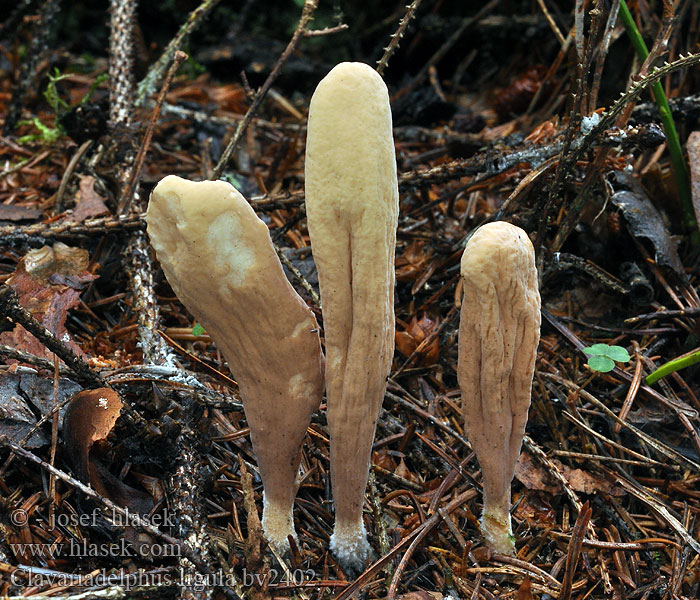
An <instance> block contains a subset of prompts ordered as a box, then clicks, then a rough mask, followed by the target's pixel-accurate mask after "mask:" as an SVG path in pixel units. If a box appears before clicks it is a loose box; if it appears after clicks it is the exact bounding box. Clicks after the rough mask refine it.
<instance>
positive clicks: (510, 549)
mask: <svg viewBox="0 0 700 600" xmlns="http://www.w3.org/2000/svg"><path fill="white" fill-rule="evenodd" d="M508 504H510V503H508ZM508 504H507V505H506V508H505V509H504V507H503V506H501V505H488V504H484V510H483V512H482V514H481V533H482V534H483V536H484V539H485V540H486V545H487V546H488V547H489V548H491V549H492V550H495V551H496V552H500V553H501V554H507V555H509V556H513V555H515V538H514V537H513V530H512V529H511V526H510V512H509V510H508V508H507V506H508Z"/></svg>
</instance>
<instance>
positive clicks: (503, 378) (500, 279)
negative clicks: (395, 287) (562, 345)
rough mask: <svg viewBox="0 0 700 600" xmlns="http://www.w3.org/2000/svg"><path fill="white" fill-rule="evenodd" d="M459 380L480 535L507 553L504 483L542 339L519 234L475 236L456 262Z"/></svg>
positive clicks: (525, 244) (515, 230) (531, 263)
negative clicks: (477, 470)
mask: <svg viewBox="0 0 700 600" xmlns="http://www.w3.org/2000/svg"><path fill="white" fill-rule="evenodd" d="M461 272H462V280H463V286H464V296H463V300H462V307H461V317H460V327H459V364H458V369H457V374H458V378H459V385H460V388H461V392H462V410H463V415H464V421H465V426H466V430H467V435H468V438H469V441H470V443H471V444H472V447H473V449H474V451H475V452H476V455H477V458H478V460H479V464H480V465H481V470H482V474H483V485H484V514H483V519H482V529H483V532H484V535H485V537H486V539H487V542H488V543H489V545H490V546H491V547H493V548H495V549H496V550H498V551H500V552H506V553H510V552H512V549H513V542H512V539H510V537H509V536H510V515H509V512H508V511H509V508H510V483H511V480H512V479H513V473H514V470H515V463H516V461H517V459H518V456H519V454H520V446H521V444H522V438H523V434H524V432H525V424H526V423H527V413H528V408H529V406H530V387H531V384H532V376H533V373H534V368H535V358H536V356H537V345H538V342H539V335H540V294H539V290H538V288H537V269H536V267H535V253H534V250H533V247H532V243H531V242H530V240H529V238H528V237H527V235H526V234H525V232H524V231H523V230H522V229H520V228H519V227H515V226H514V225H511V224H509V223H504V222H496V223H490V224H487V225H484V226H483V227H481V228H479V229H478V230H477V231H476V233H475V234H474V235H473V236H472V238H471V239H470V240H469V242H468V243H467V247H466V249H465V250H464V255H463V257H462V265H461Z"/></svg>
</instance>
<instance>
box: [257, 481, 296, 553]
mask: <svg viewBox="0 0 700 600" xmlns="http://www.w3.org/2000/svg"><path fill="white" fill-rule="evenodd" d="M292 509H293V506H291V505H290V506H281V505H279V504H275V503H272V502H270V501H269V500H268V499H267V498H266V497H265V493H264V492H263V518H262V527H263V532H264V533H265V539H266V540H267V541H268V542H270V544H272V545H273V546H274V547H275V550H277V552H279V553H281V554H284V553H286V552H289V550H290V548H289V536H290V535H291V536H292V537H293V538H294V540H295V541H296V540H297V534H296V531H295V530H294V516H293V515H292Z"/></svg>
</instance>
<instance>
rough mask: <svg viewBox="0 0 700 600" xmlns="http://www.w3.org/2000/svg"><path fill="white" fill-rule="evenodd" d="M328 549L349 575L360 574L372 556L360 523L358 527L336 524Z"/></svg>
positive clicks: (365, 533)
mask: <svg viewBox="0 0 700 600" xmlns="http://www.w3.org/2000/svg"><path fill="white" fill-rule="evenodd" d="M330 548H331V552H332V553H333V556H335V558H336V559H337V561H338V564H340V566H341V568H342V569H343V571H345V572H346V573H348V574H349V575H357V574H359V573H362V571H363V570H364V568H365V564H366V563H367V561H368V560H369V559H370V558H371V557H372V555H373V551H372V546H370V545H369V542H368V541H367V531H366V530H365V525H364V523H362V522H360V523H359V525H342V524H339V523H338V522H336V524H335V529H334V530H333V535H332V536H331V543H330Z"/></svg>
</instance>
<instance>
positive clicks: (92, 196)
mask: <svg viewBox="0 0 700 600" xmlns="http://www.w3.org/2000/svg"><path fill="white" fill-rule="evenodd" d="M108 213H109V209H108V208H107V205H106V204H105V203H104V200H103V199H102V196H100V195H99V194H98V193H97V192H96V191H95V178H94V177H93V176H92V175H80V185H79V188H78V192H77V193H76V195H75V208H73V213H72V214H71V215H70V216H69V218H68V220H70V221H75V222H76V223H82V222H83V221H84V220H85V219H89V218H90V217H99V216H101V215H106V214H108Z"/></svg>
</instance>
